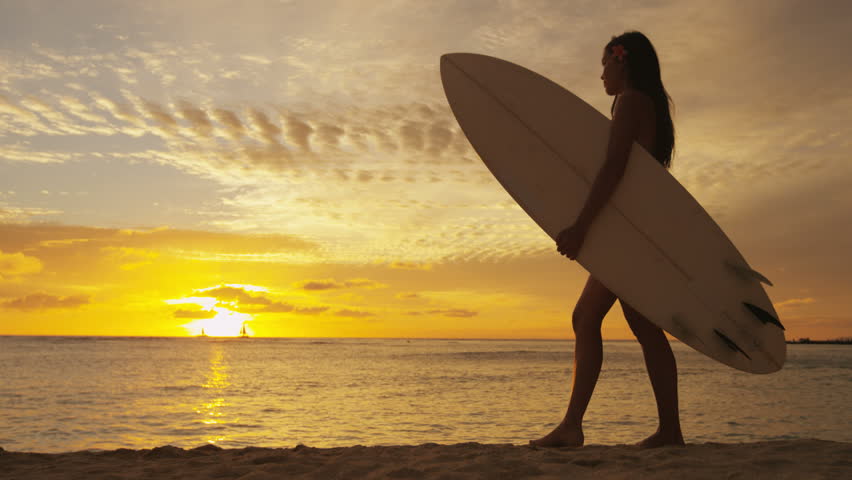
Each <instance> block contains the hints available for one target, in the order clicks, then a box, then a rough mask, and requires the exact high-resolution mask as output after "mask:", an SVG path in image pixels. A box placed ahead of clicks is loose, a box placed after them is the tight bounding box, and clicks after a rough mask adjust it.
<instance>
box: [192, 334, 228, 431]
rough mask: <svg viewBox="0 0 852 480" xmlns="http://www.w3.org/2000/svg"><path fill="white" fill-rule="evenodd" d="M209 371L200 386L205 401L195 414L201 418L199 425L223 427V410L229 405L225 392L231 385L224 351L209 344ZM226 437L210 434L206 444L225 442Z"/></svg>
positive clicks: (224, 422)
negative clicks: (202, 389)
mask: <svg viewBox="0 0 852 480" xmlns="http://www.w3.org/2000/svg"><path fill="white" fill-rule="evenodd" d="M210 347H211V352H210V370H209V371H208V372H207V378H206V381H205V382H204V384H202V385H201V386H202V387H203V388H204V389H205V390H204V392H205V397H206V401H205V402H204V403H202V404H201V405H199V406H198V407H196V408H195V413H197V414H199V415H200V416H201V419H200V421H201V423H203V424H205V425H225V424H226V423H227V422H226V421H225V418H224V417H225V413H224V411H223V409H224V408H225V407H227V406H228V405H230V404H229V403H228V402H227V401H226V400H225V390H226V389H227V388H228V387H229V386H230V385H231V382H230V381H229V380H228V377H229V375H228V370H229V368H230V367H229V365H228V363H227V359H226V357H225V351H224V349H223V348H222V346H221V345H216V344H211V346H210ZM225 439H226V437H225V436H224V435H223V434H221V433H220V432H215V433H214V432H211V434H210V436H209V438H207V442H208V443H216V442H221V441H223V440H225Z"/></svg>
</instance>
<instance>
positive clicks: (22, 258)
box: [0, 250, 44, 279]
mask: <svg viewBox="0 0 852 480" xmlns="http://www.w3.org/2000/svg"><path fill="white" fill-rule="evenodd" d="M43 268H44V265H42V263H41V260H39V259H38V258H36V257H31V256H27V255H25V254H23V253H3V251H2V250H0V279H3V278H8V277H16V276H21V275H29V274H34V273H38V272H40V271H41V270H42V269H43Z"/></svg>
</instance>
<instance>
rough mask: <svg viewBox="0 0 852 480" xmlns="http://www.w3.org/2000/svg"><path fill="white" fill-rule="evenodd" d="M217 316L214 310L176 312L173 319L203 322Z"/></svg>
mask: <svg viewBox="0 0 852 480" xmlns="http://www.w3.org/2000/svg"><path fill="white" fill-rule="evenodd" d="M216 315H217V312H216V311H215V310H176V311H175V312H174V317H175V318H190V319H195V320H203V319H207V318H213V317H215V316H216Z"/></svg>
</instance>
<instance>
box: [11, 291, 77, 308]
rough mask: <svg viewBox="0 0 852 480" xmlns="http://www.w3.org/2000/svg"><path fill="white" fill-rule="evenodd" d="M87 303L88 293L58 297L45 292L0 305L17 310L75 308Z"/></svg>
mask: <svg viewBox="0 0 852 480" xmlns="http://www.w3.org/2000/svg"><path fill="white" fill-rule="evenodd" d="M88 303H89V296H88V295H71V296H68V297H58V296H55V295H49V294H46V293H31V294H29V295H27V296H24V297H20V298H16V299H14V300H8V301H6V302H3V303H0V307H2V308H14V309H18V310H46V309H49V308H75V307H79V306H82V305H86V304H88Z"/></svg>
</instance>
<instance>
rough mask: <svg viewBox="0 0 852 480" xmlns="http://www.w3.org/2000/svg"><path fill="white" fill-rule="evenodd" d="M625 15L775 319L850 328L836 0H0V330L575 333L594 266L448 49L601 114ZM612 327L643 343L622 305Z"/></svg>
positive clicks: (848, 73)
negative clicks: (448, 71) (496, 129)
mask: <svg viewBox="0 0 852 480" xmlns="http://www.w3.org/2000/svg"><path fill="white" fill-rule="evenodd" d="M627 30H639V31H641V32H643V33H645V34H646V35H647V36H648V37H649V38H650V39H651V41H652V42H653V44H654V46H655V48H656V51H657V54H658V56H659V58H660V63H661V69H662V77H663V82H664V84H665V86H666V89H667V90H668V92H669V94H670V95H671V97H672V99H673V101H674V123H675V129H676V146H675V149H676V151H675V157H674V160H673V168H672V170H671V172H672V174H673V175H674V176H675V178H676V179H678V181H680V182H681V183H682V184H683V185H684V186H685V187H686V188H687V189H688V190H689V192H690V193H691V194H692V195H693V196H694V197H695V198H696V199H697V200H698V201H699V202H700V203H701V204H702V205H703V206H704V208H705V209H706V210H707V211H708V212H709V213H710V214H711V216H713V218H714V219H715V220H716V221H717V223H719V225H720V226H721V227H722V228H723V229H724V230H725V232H726V233H727V234H728V236H729V237H730V238H731V239H732V240H733V241H734V243H735V244H736V245H737V247H738V248H739V250H740V252H741V253H742V254H743V256H744V257H745V258H746V260H747V261H748V262H749V264H750V265H752V266H753V267H754V268H755V269H757V270H759V271H760V272H761V273H763V274H764V275H766V276H767V277H768V278H769V279H770V280H772V282H773V284H774V286H773V287H766V288H767V293H768V294H769V296H770V298H771V299H772V301H773V303H774V306H775V308H776V310H777V312H778V314H779V316H780V318H781V321H782V322H783V323H784V324H785V326H786V327H787V337H788V338H799V337H811V338H836V337H848V336H852V300H850V292H852V253H850V251H849V250H850V247H851V246H852V222H850V221H849V212H850V211H852V189H850V188H849V184H850V181H852V161H850V152H852V140H850V139H852V122H850V121H849V120H850V114H849V112H852V92H850V88H849V86H850V79H852V63H850V62H849V61H848V60H847V59H848V54H847V49H848V48H847V44H848V43H849V36H848V32H849V31H850V30H852V3H850V2H846V1H842V0H839V1H793V0H778V1H773V2H771V3H765V2H743V1H727V0H724V1H717V2H709V3H708V2H697V1H696V2H684V1H675V0H671V1H669V0H659V1H616V2H597V1H566V0H557V1H531V0H517V1H508V0H507V1H477V0H460V1H435V2H422V1H414V0H398V1H357V0H343V1H324V0H310V1H299V0H291V1H284V0H281V1H272V0H251V1H240V2H237V1H222V0H203V1H202V0H198V1H196V0H182V1H177V2H175V1H158V0H151V1H145V2H137V1H123V0H110V1H92V0H80V1H75V2H56V1H39V0H27V1H13V0H0V334H6V335H9V334H12V335H16V334H33V335H140V336H147V335H156V336H160V335H162V336H182V335H194V334H198V333H200V329H201V327H202V326H203V327H205V329H206V333H208V334H213V335H233V334H236V333H237V332H238V331H239V328H240V326H241V325H243V324H245V325H246V327H247V329H248V331H249V332H250V333H252V334H254V335H257V336H276V337H277V336H282V337H410V338H414V337H432V338H435V337H439V338H554V339H557V338H558V339H563V338H572V337H573V332H572V331H571V312H572V310H573V307H574V304H575V303H576V301H577V299H578V298H579V295H580V292H581V291H582V287H583V285H584V284H585V281H586V279H587V277H588V272H586V271H585V270H584V269H583V268H582V266H580V265H579V264H577V263H575V262H571V261H570V260H567V259H566V258H565V257H562V256H560V255H559V254H558V253H557V252H556V248H555V244H554V243H553V241H552V240H550V238H549V237H548V236H547V235H546V234H545V233H544V232H543V231H541V230H540V229H539V227H538V226H537V225H536V224H535V223H534V222H533V221H532V220H531V219H530V218H529V217H528V216H527V215H526V214H525V213H524V212H523V210H521V209H520V207H518V206H517V204H516V203H515V202H514V201H513V200H512V198H511V197H510V196H509V195H508V194H507V193H506V192H505V190H503V188H502V187H501V186H500V184H499V183H498V182H497V181H496V180H495V179H494V178H493V176H492V175H491V174H490V173H489V171H488V170H487V168H486V167H485V166H484V165H483V164H482V162H481V160H480V159H479V158H478V157H477V156H476V154H475V152H474V151H473V150H472V148H471V147H470V145H469V143H468V142H467V140H466V139H465V137H464V135H463V134H462V132H461V131H460V129H459V127H458V124H457V123H456V122H455V119H454V117H453V116H452V113H451V112H450V110H449V107H448V105H447V103H446V97H445V96H444V93H443V90H442V86H441V82H440V75H439V58H440V55H441V54H443V53H448V52H474V53H482V54H487V55H492V56H496V57H499V58H503V59H506V60H509V61H512V62H515V63H518V64H520V65H523V66H525V67H527V68H530V69H532V70H534V71H537V72H539V73H541V74H542V75H544V76H546V77H548V78H550V79H552V80H553V81H555V82H557V83H559V84H561V85H562V86H564V87H566V88H568V89H569V90H571V91H572V92H574V93H576V94H577V95H578V96H580V97H581V98H583V99H584V100H586V101H587V102H588V103H590V104H591V105H593V106H594V107H595V108H597V109H598V110H600V111H601V112H604V113H608V112H609V107H610V103H611V100H612V98H611V97H608V96H607V95H606V94H605V92H604V90H603V86H602V83H601V80H600V74H601V64H600V57H601V53H602V49H603V46H604V45H605V44H606V42H607V41H609V39H610V38H611V36H613V35H617V34H620V33H622V32H624V31H627ZM603 335H604V338H608V339H628V338H632V335H631V333H630V330H629V328H628V327H627V325H626V323H625V321H624V318H623V315H622V312H621V309H620V307H619V306H614V307H613V308H612V310H611V311H610V313H609V314H608V316H607V318H606V319H605V321H604V324H603Z"/></svg>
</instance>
